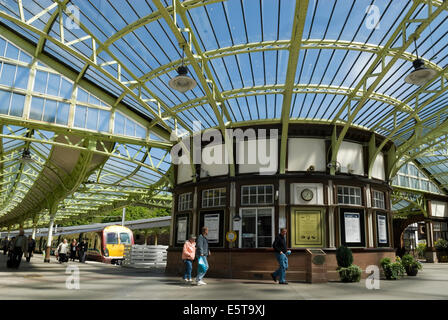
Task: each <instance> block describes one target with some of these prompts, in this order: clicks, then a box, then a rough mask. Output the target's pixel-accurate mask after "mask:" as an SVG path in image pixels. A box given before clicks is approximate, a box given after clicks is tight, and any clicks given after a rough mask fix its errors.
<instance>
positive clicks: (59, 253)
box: [56, 239, 69, 263]
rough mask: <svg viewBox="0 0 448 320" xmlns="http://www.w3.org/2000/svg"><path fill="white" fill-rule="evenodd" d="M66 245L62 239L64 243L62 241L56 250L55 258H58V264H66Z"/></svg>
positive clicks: (65, 240) (65, 241)
mask: <svg viewBox="0 0 448 320" xmlns="http://www.w3.org/2000/svg"><path fill="white" fill-rule="evenodd" d="M68 250H69V248H68V243H67V239H64V241H62V242H61V243H60V244H59V245H58V248H57V249H56V258H58V260H59V263H63V262H67V261H68V259H67V253H68Z"/></svg>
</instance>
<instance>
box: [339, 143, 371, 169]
mask: <svg viewBox="0 0 448 320" xmlns="http://www.w3.org/2000/svg"><path fill="white" fill-rule="evenodd" d="M362 154H363V152H362V145H361V144H359V143H353V142H347V141H342V143H341V146H340V147H339V152H338V156H337V161H338V162H339V163H340V164H341V172H343V173H349V171H348V169H349V168H350V169H351V170H353V171H352V172H351V173H352V174H357V175H364V162H363V156H362Z"/></svg>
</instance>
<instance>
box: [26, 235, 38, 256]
mask: <svg viewBox="0 0 448 320" xmlns="http://www.w3.org/2000/svg"><path fill="white" fill-rule="evenodd" d="M35 248H36V240H34V239H33V237H32V236H29V237H28V248H27V252H26V261H27V262H30V261H31V257H32V256H33V252H34V249H35Z"/></svg>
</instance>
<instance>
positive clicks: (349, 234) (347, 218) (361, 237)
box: [339, 208, 366, 247]
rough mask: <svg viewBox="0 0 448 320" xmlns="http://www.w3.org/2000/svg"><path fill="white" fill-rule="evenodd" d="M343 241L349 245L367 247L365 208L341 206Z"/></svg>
mask: <svg viewBox="0 0 448 320" xmlns="http://www.w3.org/2000/svg"><path fill="white" fill-rule="evenodd" d="M339 216H340V226H341V243H342V244H343V245H345V246H347V247H365V245H366V240H365V239H366V233H365V223H364V210H362V209H352V208H340V215H339Z"/></svg>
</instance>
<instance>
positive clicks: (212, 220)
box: [204, 213, 220, 243]
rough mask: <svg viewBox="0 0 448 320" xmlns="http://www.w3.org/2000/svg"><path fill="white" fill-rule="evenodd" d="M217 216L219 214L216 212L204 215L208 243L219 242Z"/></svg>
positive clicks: (218, 216)
mask: <svg viewBox="0 0 448 320" xmlns="http://www.w3.org/2000/svg"><path fill="white" fill-rule="evenodd" d="M219 218H220V215H219V214H217V213H214V214H205V215H204V226H205V227H207V228H208V235H207V239H208V242H209V243H219Z"/></svg>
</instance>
